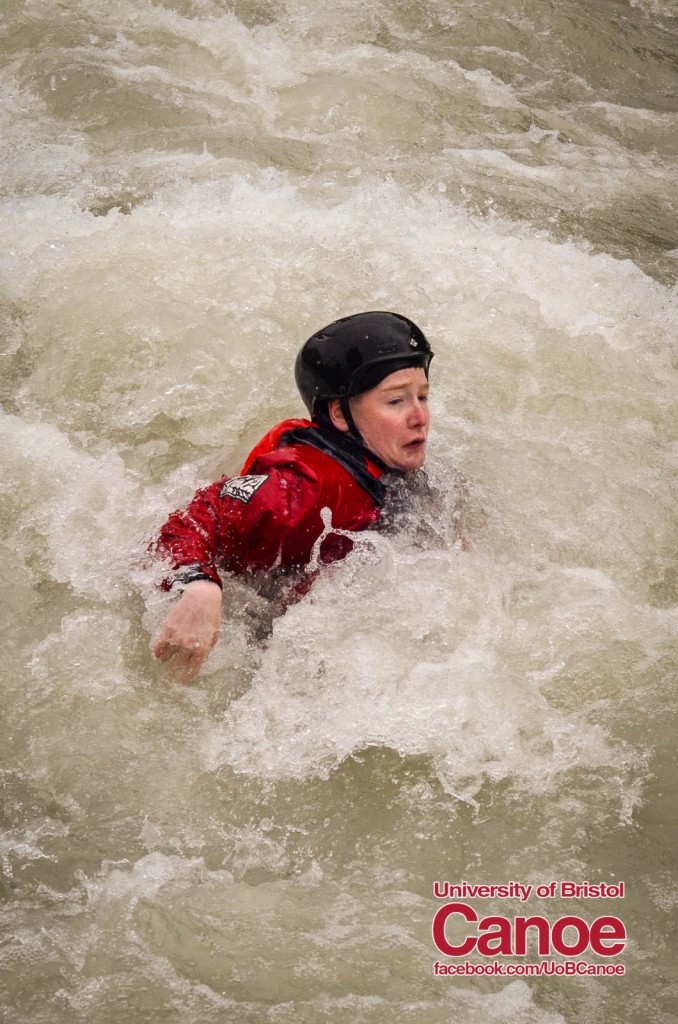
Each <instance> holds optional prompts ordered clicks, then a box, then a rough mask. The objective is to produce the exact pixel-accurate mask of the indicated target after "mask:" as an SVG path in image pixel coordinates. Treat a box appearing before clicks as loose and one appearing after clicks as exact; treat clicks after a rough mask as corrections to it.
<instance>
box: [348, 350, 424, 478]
mask: <svg viewBox="0 0 678 1024" xmlns="http://www.w3.org/2000/svg"><path fill="white" fill-rule="evenodd" d="M351 414H352V416H353V419H354V421H355V425H356V427H357V428H358V430H359V431H360V433H361V435H362V439H363V442H364V444H365V446H366V447H367V448H369V450H370V451H371V452H374V454H375V455H378V456H379V458H380V459H382V460H383V462H385V463H386V465H387V466H390V467H391V469H399V470H401V471H403V472H408V471H410V470H414V469H419V468H420V467H421V466H422V465H423V464H424V459H425V458H426V438H427V437H428V428H429V420H430V415H429V407H428V381H427V379H426V374H425V373H424V371H423V370H422V368H421V367H419V366H417V367H408V368H407V369H405V370H397V371H396V372H395V373H391V374H389V375H388V377H384V379H383V380H382V381H381V383H379V384H377V386H376V388H372V390H371V391H366V392H365V393H364V394H362V395H356V397H355V398H352V399H351ZM330 415H331V417H332V421H333V422H334V425H335V426H336V427H338V428H339V429H340V430H348V424H347V423H346V420H345V418H344V415H343V413H342V411H341V405H340V403H339V402H338V401H337V400H335V401H333V402H331V403H330Z"/></svg>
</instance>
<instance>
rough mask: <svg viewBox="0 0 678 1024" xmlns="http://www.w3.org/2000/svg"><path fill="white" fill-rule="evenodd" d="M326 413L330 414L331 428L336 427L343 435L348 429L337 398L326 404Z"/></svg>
mask: <svg viewBox="0 0 678 1024" xmlns="http://www.w3.org/2000/svg"><path fill="white" fill-rule="evenodd" d="M327 411H328V413H329V414H330V419H331V420H332V426H333V427H336V428H337V430H341V431H343V432H344V433H346V432H347V431H348V430H349V429H350V428H349V425H348V423H347V422H346V417H345V416H344V410H343V409H342V408H341V402H340V401H339V399H338V398H331V399H330V401H329V402H328V403H327Z"/></svg>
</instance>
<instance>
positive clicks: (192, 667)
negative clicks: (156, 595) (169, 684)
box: [153, 580, 221, 683]
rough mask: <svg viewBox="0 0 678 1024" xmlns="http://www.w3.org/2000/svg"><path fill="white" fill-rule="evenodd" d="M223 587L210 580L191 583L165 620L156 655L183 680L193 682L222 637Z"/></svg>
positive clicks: (154, 651)
mask: <svg viewBox="0 0 678 1024" xmlns="http://www.w3.org/2000/svg"><path fill="white" fill-rule="evenodd" d="M220 626H221V587H220V586H219V585H218V584H217V583H211V582H210V581H209V580H195V581H194V582H193V583H189V584H188V585H187V587H186V589H185V590H184V592H183V594H182V595H181V597H180V598H179V600H178V601H177V603H176V604H175V605H174V606H173V608H172V610H171V612H170V613H169V615H168V616H167V618H166V619H165V622H164V624H163V627H162V629H161V630H160V633H159V634H158V638H157V640H156V641H155V644H154V645H153V654H154V655H155V657H156V658H157V659H158V661H162V662H164V663H165V664H166V665H168V667H169V668H170V669H171V670H172V672H174V673H175V674H176V675H177V676H178V677H179V679H180V681H181V682H182V683H190V682H191V680H192V679H194V678H195V676H197V674H198V672H199V671H200V669H201V668H202V665H203V662H204V661H205V659H206V658H207V655H208V654H209V653H210V651H211V650H212V648H213V647H214V645H215V643H216V642H217V640H218V638H219V628H220Z"/></svg>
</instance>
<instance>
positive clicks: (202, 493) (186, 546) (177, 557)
mask: <svg viewBox="0 0 678 1024" xmlns="http://www.w3.org/2000/svg"><path fill="white" fill-rule="evenodd" d="M225 479H226V478H225V477H224V480H225ZM224 480H220V481H217V483H214V484H212V485H211V486H210V487H205V488H203V489H202V490H199V491H198V492H197V493H196V495H195V497H194V498H193V500H192V501H191V502H190V504H189V505H187V507H186V508H185V509H181V510H179V511H177V512H173V513H172V515H171V516H170V517H169V519H168V520H167V522H166V523H165V524H164V526H162V527H161V529H160V531H159V533H158V536H157V538H156V540H155V542H154V543H153V544H152V545H151V550H152V552H153V554H154V555H156V556H157V557H159V558H163V559H165V561H166V562H168V564H169V566H170V569H171V570H172V571H171V573H170V575H168V576H167V577H166V578H165V579H164V580H163V583H162V588H163V590H170V589H171V588H172V586H173V585H174V584H175V583H180V584H181V583H183V584H187V583H192V582H193V581H194V580H211V581H212V582H213V583H217V584H218V585H219V586H221V585H222V584H221V579H220V578H219V573H218V571H217V561H218V555H219V544H218V537H219V503H218V502H219V491H220V490H221V487H222V485H223V482H224Z"/></svg>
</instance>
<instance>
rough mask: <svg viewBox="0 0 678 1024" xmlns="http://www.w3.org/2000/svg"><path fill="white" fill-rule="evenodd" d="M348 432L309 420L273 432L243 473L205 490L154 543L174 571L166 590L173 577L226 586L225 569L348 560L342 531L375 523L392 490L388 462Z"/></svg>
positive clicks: (278, 567)
mask: <svg viewBox="0 0 678 1024" xmlns="http://www.w3.org/2000/svg"><path fill="white" fill-rule="evenodd" d="M344 440H345V439H342V438H337V439H330V438H328V437H327V436H326V435H325V434H323V433H321V431H320V430H319V429H318V427H317V426H316V425H315V424H313V423H310V422H309V421H308V420H285V421H284V422H283V423H279V424H278V426H277V427H274V428H273V430H271V431H269V433H268V434H266V436H265V437H264V438H263V439H262V440H261V441H260V442H259V444H258V445H257V446H256V448H254V450H253V451H252V452H251V453H250V455H249V456H248V458H247V460H246V462H245V465H244V466H243V468H242V470H241V475H240V476H238V477H230V478H229V477H227V476H224V477H222V478H221V480H219V481H217V482H216V483H214V484H212V485H211V486H210V487H206V488H204V489H203V490H200V491H198V493H197V494H196V495H195V497H194V498H193V500H192V501H191V503H190V504H189V505H188V507H187V508H186V509H184V510H182V511H178V512H174V513H173V514H172V515H171V516H170V517H169V519H168V521H167V522H166V523H165V525H164V526H163V527H162V529H161V530H160V534H159V537H158V540H157V542H156V545H155V549H156V551H157V552H158V553H159V554H160V555H162V556H164V557H167V558H168V559H169V561H170V563H171V566H172V569H173V570H174V573H173V577H172V579H170V580H168V581H166V583H165V584H164V586H165V588H166V589H169V588H170V587H171V586H172V583H173V582H175V581H176V580H179V581H180V582H182V583H189V582H192V581H193V580H197V579H208V580H213V581H214V582H215V583H218V584H219V585H221V581H220V579H219V571H226V572H233V573H238V574H242V573H250V572H256V571H259V570H268V571H270V570H283V571H284V570H288V571H289V570H294V569H299V568H301V567H304V566H308V565H310V564H312V565H313V566H314V567H315V566H317V565H321V564H327V563H329V562H334V561H336V560H337V559H340V558H344V557H345V556H346V555H347V554H348V552H349V551H350V550H351V548H352V547H353V542H352V541H351V538H350V537H348V536H346V534H345V533H343V532H338V531H349V532H351V531H354V530H365V529H367V528H368V527H370V526H372V525H373V524H374V523H376V521H377V519H378V518H379V514H380V511H381V507H382V505H383V501H384V496H385V487H384V485H383V483H382V482H381V481H380V479H379V478H380V477H381V475H382V471H383V467H378V466H377V465H376V464H375V463H373V462H372V461H371V460H369V459H367V458H366V457H365V455H364V453H363V452H362V451H361V449H359V448H358V447H357V446H356V445H354V444H353V443H352V442H350V441H345V443H344ZM326 509H327V510H329V512H325V513H324V516H325V519H326V523H325V522H323V510H326ZM330 526H331V528H330ZM335 531H337V532H335ZM317 542H319V543H317Z"/></svg>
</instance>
